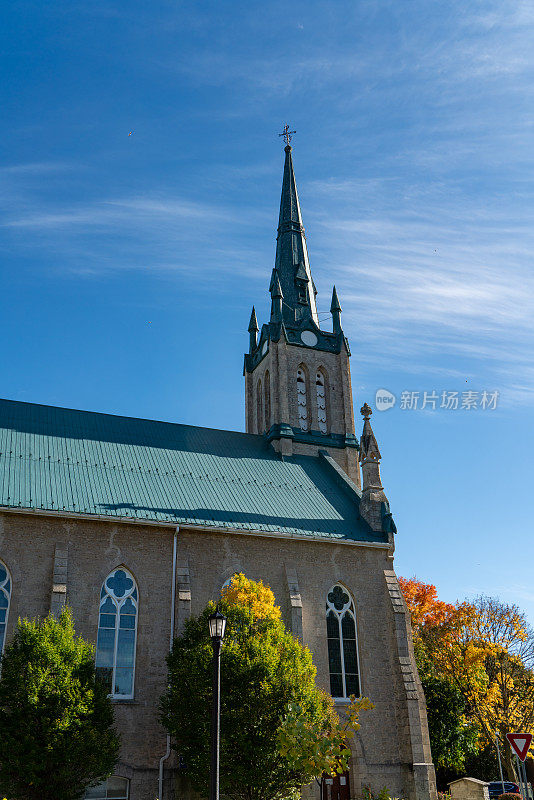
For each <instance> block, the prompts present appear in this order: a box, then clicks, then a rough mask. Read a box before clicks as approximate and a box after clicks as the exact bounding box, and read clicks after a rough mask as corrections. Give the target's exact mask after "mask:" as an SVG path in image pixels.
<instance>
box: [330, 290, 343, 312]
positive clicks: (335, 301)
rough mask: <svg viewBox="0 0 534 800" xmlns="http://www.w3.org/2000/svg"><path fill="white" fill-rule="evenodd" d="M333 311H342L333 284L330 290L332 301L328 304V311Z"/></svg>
mask: <svg viewBox="0 0 534 800" xmlns="http://www.w3.org/2000/svg"><path fill="white" fill-rule="evenodd" d="M334 311H342V308H341V305H340V302H339V297H338V296H337V292H336V287H335V286H334V288H333V290H332V302H331V304H330V312H331V313H332V314H333V313H334Z"/></svg>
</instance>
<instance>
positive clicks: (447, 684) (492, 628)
mask: <svg viewBox="0 0 534 800" xmlns="http://www.w3.org/2000/svg"><path fill="white" fill-rule="evenodd" d="M401 588H402V590H403V594H404V597H405V600H406V603H407V605H408V608H409V610H410V614H411V617H412V625H413V634H414V646H415V652H416V659H417V662H418V667H419V669H420V674H421V679H422V683H423V688H424V690H425V696H426V699H427V706H428V715H429V723H430V721H431V720H432V718H433V716H434V715H435V712H437V709H438V708H439V707H440V706H441V707H442V708H443V709H446V708H447V705H449V708H450V707H452V697H451V694H450V693H451V691H454V692H456V693H458V694H459V695H460V696H461V698H462V701H463V712H462V715H460V716H459V717H458V720H459V722H460V723H461V725H462V726H465V725H466V724H467V725H469V726H470V727H471V729H472V730H475V729H476V730H478V754H477V753H473V752H472V751H471V752H470V751H469V748H467V749H464V750H463V755H462V758H460V760H458V759H457V758H456V759H455V758H454V756H453V754H452V753H451V752H450V751H447V750H445V752H444V751H443V749H442V745H443V739H442V738H441V737H440V735H438V734H437V733H436V731H434V732H433V730H432V725H429V727H430V735H431V745H432V752H433V753H434V754H436V753H442V755H443V756H444V761H443V766H444V767H446V768H449V769H451V768H452V769H460V768H462V766H465V765H466V764H471V765H474V764H475V763H477V760H478V762H479V763H480V765H481V769H483V771H484V773H485V776H486V774H487V772H489V771H490V770H491V763H492V761H493V757H492V755H491V748H495V736H497V737H498V738H499V745H500V748H501V753H502V754H503V760H504V766H505V770H506V774H507V777H508V778H509V779H511V780H514V779H515V777H514V769H513V763H512V754H511V750H510V746H509V744H508V741H507V739H506V736H505V734H506V733H508V732H511V731H513V730H525V731H531V730H532V728H533V726H534V670H533V668H532V667H533V664H534V633H533V632H532V630H531V629H530V628H529V627H528V625H527V623H526V620H525V617H524V615H523V614H522V613H521V612H520V611H519V609H518V607H517V606H515V605H507V604H506V603H503V602H501V601H500V600H498V599H496V598H489V597H478V598H476V599H475V600H474V601H472V602H463V603H456V604H454V605H453V604H449V603H443V602H442V601H440V600H438V598H437V592H436V589H435V587H434V586H432V585H430V584H424V583H421V582H420V581H417V580H415V579H414V578H412V579H410V580H406V579H401ZM428 665H430V669H428ZM432 681H434V685H432ZM435 681H438V683H435ZM438 684H439V690H438V691H437V692H436V691H435V690H437V689H438ZM447 697H448V699H447ZM443 719H444V718H443ZM458 733H460V730H458ZM467 741H470V739H469V737H468V740H467ZM467 741H466V743H467ZM440 748H441V750H440ZM437 763H438V765H439V763H440V762H439V758H438V760H437ZM485 776H484V777H485ZM479 777H482V775H481V776H479Z"/></svg>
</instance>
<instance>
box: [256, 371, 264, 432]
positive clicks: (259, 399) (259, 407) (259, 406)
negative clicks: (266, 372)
mask: <svg viewBox="0 0 534 800" xmlns="http://www.w3.org/2000/svg"><path fill="white" fill-rule="evenodd" d="M256 417H257V421H258V433H261V432H262V430H263V391H262V385H261V380H259V381H258V385H257V386H256Z"/></svg>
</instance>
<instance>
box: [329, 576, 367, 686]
mask: <svg viewBox="0 0 534 800" xmlns="http://www.w3.org/2000/svg"><path fill="white" fill-rule="evenodd" d="M326 635H327V637H328V666H329V669H330V694H331V695H332V697H336V698H347V697H350V696H351V694H354V695H356V697H359V696H360V678H359V669H358V639H357V636H356V616H355V612H354V602H353V600H352V598H351V596H350V595H349V593H348V592H347V590H346V589H345V587H344V586H340V585H339V584H337V585H336V586H333V587H332V589H331V590H330V591H329V592H328V595H327V598H326Z"/></svg>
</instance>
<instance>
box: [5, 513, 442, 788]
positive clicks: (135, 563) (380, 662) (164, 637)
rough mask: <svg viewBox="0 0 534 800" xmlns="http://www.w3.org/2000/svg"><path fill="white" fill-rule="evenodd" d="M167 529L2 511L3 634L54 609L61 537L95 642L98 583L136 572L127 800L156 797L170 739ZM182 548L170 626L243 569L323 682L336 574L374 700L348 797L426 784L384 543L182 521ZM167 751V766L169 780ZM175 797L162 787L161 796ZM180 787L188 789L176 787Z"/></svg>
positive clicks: (77, 610)
mask: <svg viewBox="0 0 534 800" xmlns="http://www.w3.org/2000/svg"><path fill="white" fill-rule="evenodd" d="M173 536H174V527H172V526H165V525H135V524H130V523H121V522H117V523H115V522H113V521H105V520H103V521H97V520H91V519H83V518H80V519H75V518H74V517H70V518H62V517H59V516H48V515H45V514H35V515H33V514H26V513H0V558H2V559H3V561H4V562H5V563H6V564H7V566H8V568H9V569H10V571H11V574H12V577H13V592H12V598H11V608H10V614H9V625H8V634H7V636H8V641H9V637H10V636H11V634H12V630H13V625H14V624H15V622H16V620H17V618H18V617H19V616H22V617H35V616H45V615H46V614H47V613H48V612H49V610H50V606H51V602H52V600H53V592H54V589H57V585H56V584H55V583H54V571H55V570H56V574H55V577H56V579H57V577H58V575H57V567H58V561H57V559H58V555H57V553H58V550H56V547H57V546H58V545H59V552H60V554H61V556H62V555H63V553H64V552H66V553H67V558H66V559H63V560H66V562H67V564H66V588H67V594H66V599H67V602H68V604H69V605H70V606H71V608H72V610H73V614H74V618H75V621H76V629H77V632H78V633H79V634H81V635H82V636H83V637H84V638H87V639H89V640H90V641H92V642H94V641H95V639H96V631H97V624H98V605H99V593H100V588H101V586H102V582H103V581H104V579H105V578H106V576H107V575H108V574H109V572H111V571H112V570H113V569H114V568H116V567H118V566H119V565H124V566H125V567H127V568H128V569H129V570H130V571H131V572H132V574H133V575H134V576H135V579H136V581H137V584H138V587H139V620H138V642H137V661H136V676H135V699H134V700H131V701H122V702H116V703H115V712H116V721H117V727H118V729H119V731H120V732H121V735H122V749H121V756H120V758H121V761H120V764H119V766H118V768H117V771H116V772H117V774H120V775H123V776H125V777H128V778H130V779H131V800H154V798H155V797H156V796H157V783H158V764H159V759H160V758H161V756H162V755H163V754H164V752H165V747H166V739H165V732H164V730H163V729H162V727H161V725H160V723H159V721H158V701H159V697H160V695H161V694H162V692H163V691H164V688H165V684H166V664H165V655H166V653H167V652H168V648H169V635H170V613H171V608H170V603H171V600H170V598H171V575H172V550H173ZM177 551H178V557H177V565H178V569H177V587H176V590H177V591H176V607H175V621H176V626H177V630H179V629H180V628H181V626H182V625H183V621H184V619H185V618H186V617H187V616H188V614H190V613H191V614H193V615H196V614H198V613H200V611H201V610H202V609H203V608H204V606H205V605H206V603H207V601H208V600H210V599H216V598H217V597H218V596H219V594H220V589H221V586H222V584H223V583H224V581H225V580H226V579H227V578H229V577H231V576H232V575H233V574H234V573H235V572H240V571H242V572H244V573H245V574H246V575H247V576H248V577H249V578H252V579H255V580H260V579H261V580H263V581H264V582H266V583H267V584H269V586H271V588H272V590H273V592H274V594H275V597H276V599H277V602H278V603H279V605H280V607H281V610H282V614H283V617H284V620H285V622H286V624H287V625H288V626H292V628H293V630H294V632H295V633H296V634H297V635H299V637H301V638H302V640H303V642H304V643H305V644H307V645H308V646H309V647H310V649H311V650H312V653H313V657H314V662H315V664H316V666H317V670H318V678H317V679H318V683H319V684H320V685H321V686H322V687H324V688H325V689H328V686H329V677H328V654H327V642H326V624H325V598H326V594H327V592H328V591H329V589H330V588H331V587H332V585H333V584H334V583H336V582H341V583H343V584H344V585H345V587H346V588H347V589H348V590H349V591H350V593H351V594H352V596H353V599H354V602H355V607H356V617H357V629H358V640H359V659H360V670H361V685H362V693H363V694H365V695H367V696H368V697H369V698H370V699H371V700H372V701H373V703H374V704H375V709H374V710H373V711H371V712H365V713H364V714H363V715H362V720H361V722H362V727H361V730H360V731H359V733H358V735H357V737H356V739H355V741H354V758H353V764H352V773H351V785H352V796H353V797H358V796H360V792H361V788H362V786H363V785H364V784H370V785H371V786H372V788H373V789H374V790H375V791H377V792H378V791H379V790H380V789H381V788H382V787H383V786H384V785H386V786H387V787H388V789H389V790H390V792H391V793H392V795H393V796H396V797H405V798H413V799H414V800H415V798H417V800H423V798H427V797H428V796H429V794H432V793H433V787H432V770H431V767H428V762H430V752H429V748H428V735H427V732H426V719H425V717H424V701H423V700H422V695H421V690H420V684H419V683H418V679H416V677H415V676H416V671H415V666H414V664H413V652H412V650H411V645H410V643H409V641H408V639H409V626H408V624H407V621H406V613H405V606H404V605H403V602H402V599H401V600H400V602H399V601H398V598H396V597H395V598H394V599H392V581H393V580H394V573H392V559H391V557H390V556H389V555H388V550H387V549H386V548H383V547H379V546H374V545H372V546H364V545H349V544H333V543H324V542H316V541H315V542H314V541H310V542H308V541H302V540H297V539H291V538H274V537H272V538H271V537H266V536H261V535H254V534H253V535H244V534H239V533H236V534H232V533H225V532H221V533H216V532H212V531H193V530H187V529H182V530H181V531H180V533H179V535H178V548H177ZM60 566H63V561H62V563H61V565H60ZM61 574H62V575H63V576H64V572H62V573H61ZM394 589H395V587H394V586H393V595H394V594H395V591H394ZM407 668H408V672H410V676H408V677H409V680H407V674H408V673H407ZM340 710H341V711H342V706H340ZM174 758H175V757H174V756H173V757H172V759H171V760H170V761H168V762H167V765H166V783H169V782H170V781H171V768H173V767H175V761H174V760H173V759H174ZM423 764H425V765H426V766H423ZM421 775H423V777H421ZM425 776H426V777H425ZM176 785H179V784H176ZM171 796H172V794H171V792H170V790H167V791H166V793H165V795H164V798H165V800H170V797H171ZM177 796H179V797H183V796H185V795H184V793H183V792H182V791H181V790H180V792H179V793H178V795H177Z"/></svg>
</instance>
